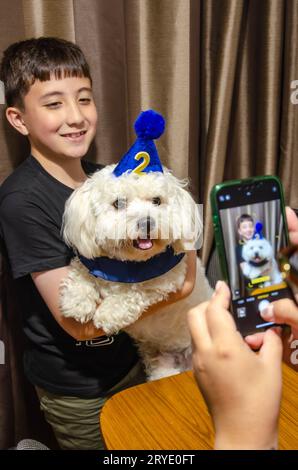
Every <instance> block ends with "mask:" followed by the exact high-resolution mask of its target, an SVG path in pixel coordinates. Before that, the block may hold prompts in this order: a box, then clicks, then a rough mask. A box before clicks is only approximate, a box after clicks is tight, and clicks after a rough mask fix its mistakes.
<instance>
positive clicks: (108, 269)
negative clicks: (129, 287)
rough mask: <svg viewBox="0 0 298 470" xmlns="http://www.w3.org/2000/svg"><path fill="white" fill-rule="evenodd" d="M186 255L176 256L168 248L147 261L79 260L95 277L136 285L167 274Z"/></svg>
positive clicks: (170, 248) (103, 258) (102, 258)
mask: <svg viewBox="0 0 298 470" xmlns="http://www.w3.org/2000/svg"><path fill="white" fill-rule="evenodd" d="M184 254H185V253H181V254H179V255H175V254H174V250H173V248H172V247H168V248H167V249H166V251H164V252H163V253H160V254H159V255H156V256H153V258H150V259H149V260H147V261H120V260H117V259H112V258H108V257H106V256H101V257H99V258H94V259H88V258H85V257H84V256H81V255H79V259H80V261H81V262H82V263H83V265H84V266H85V267H86V268H87V269H88V270H89V273H90V274H92V275H93V276H95V277H100V278H102V279H105V280H106V281H111V282H124V283H135V282H144V281H148V280H149V279H153V278H155V277H158V276H161V275H162V274H165V273H167V272H168V271H170V270H171V269H173V268H174V267H175V266H176V265H177V264H178V263H180V261H181V260H182V258H183V257H184Z"/></svg>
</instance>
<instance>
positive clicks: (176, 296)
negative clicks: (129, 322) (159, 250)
mask: <svg viewBox="0 0 298 470" xmlns="http://www.w3.org/2000/svg"><path fill="white" fill-rule="evenodd" d="M186 256H187V270H186V276H185V280H184V284H183V286H182V288H181V289H179V290H178V291H176V292H172V293H171V294H170V295H169V296H168V298H167V299H166V300H162V301H161V302H157V303H156V304H154V305H151V306H150V307H149V308H148V309H147V310H146V311H145V312H144V313H143V314H142V316H141V318H140V320H141V319H142V318H145V317H148V315H152V314H154V313H156V312H157V311H158V310H160V309H161V308H163V307H167V306H168V305H171V304H173V303H175V302H178V300H182V299H184V298H185V297H187V296H189V295H190V294H191V293H192V291H193V288H194V285H195V282H196V267H197V252H196V251H195V250H192V251H188V252H187V254H186ZM137 321H138V320H137Z"/></svg>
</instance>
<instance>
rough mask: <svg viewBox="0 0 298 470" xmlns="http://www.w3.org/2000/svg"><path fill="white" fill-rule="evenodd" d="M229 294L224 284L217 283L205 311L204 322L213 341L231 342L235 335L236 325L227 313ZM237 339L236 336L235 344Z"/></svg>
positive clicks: (221, 282)
mask: <svg viewBox="0 0 298 470" xmlns="http://www.w3.org/2000/svg"><path fill="white" fill-rule="evenodd" d="M230 298H231V293H230V290H229V288H228V286H227V285H226V283H225V282H223V281H219V282H218V283H217V285H216V289H215V293H214V296H213V297H212V299H211V301H210V303H209V305H208V308H207V310H206V321H207V325H208V329H209V333H210V335H211V338H212V340H213V341H217V340H218V341H220V342H226V341H231V337H234V335H235V333H236V325H235V322H234V319H233V317H232V315H231V313H230V312H229V311H228V308H229V304H230ZM238 341H239V338H238V336H237V342H238Z"/></svg>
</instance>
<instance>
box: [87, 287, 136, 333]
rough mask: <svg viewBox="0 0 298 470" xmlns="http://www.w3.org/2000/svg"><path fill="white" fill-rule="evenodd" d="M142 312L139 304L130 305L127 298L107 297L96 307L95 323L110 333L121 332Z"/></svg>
mask: <svg viewBox="0 0 298 470" xmlns="http://www.w3.org/2000/svg"><path fill="white" fill-rule="evenodd" d="M141 314H142V310H141V309H140V308H139V306H138V304H137V303H135V304H133V306H132V305H129V303H125V299H122V302H121V298H119V297H116V296H115V297H113V296H110V297H107V298H105V299H104V300H103V301H102V303H101V304H100V306H99V307H98V308H97V309H96V312H95V314H94V317H93V323H94V325H95V327H96V328H101V329H103V330H104V332H105V333H106V334H107V335H109V334H116V333H119V331H120V330H123V329H124V328H126V327H127V326H129V325H131V324H132V323H134V322H135V321H136V320H137V319H138V318H139V317H140V316H141Z"/></svg>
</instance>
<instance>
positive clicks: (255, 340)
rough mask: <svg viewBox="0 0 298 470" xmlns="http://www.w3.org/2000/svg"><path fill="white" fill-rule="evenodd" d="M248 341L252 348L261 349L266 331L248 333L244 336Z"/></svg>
mask: <svg viewBox="0 0 298 470" xmlns="http://www.w3.org/2000/svg"><path fill="white" fill-rule="evenodd" d="M244 340H245V341H246V343H247V344H248V345H249V347H250V348H251V349H255V350H257V349H260V347H261V346H262V344H263V340H264V333H255V334H254V335H248V336H246V337H245V338H244Z"/></svg>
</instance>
